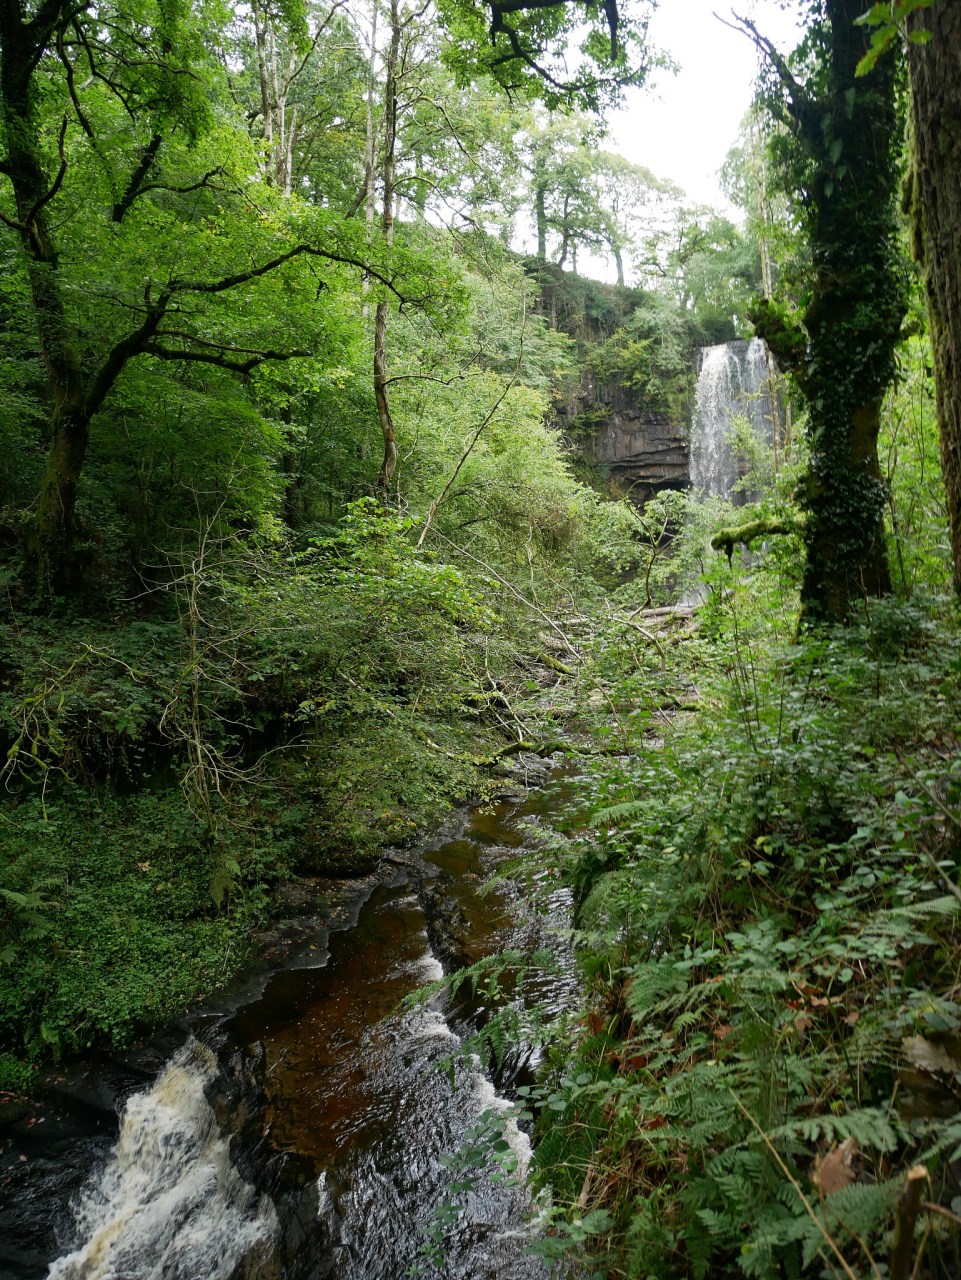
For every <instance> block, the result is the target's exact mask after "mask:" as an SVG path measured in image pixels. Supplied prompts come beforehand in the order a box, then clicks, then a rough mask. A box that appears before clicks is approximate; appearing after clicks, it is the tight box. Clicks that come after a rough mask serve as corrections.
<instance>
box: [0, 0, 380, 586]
mask: <svg viewBox="0 0 961 1280" xmlns="http://www.w3.org/2000/svg"><path fill="white" fill-rule="evenodd" d="M0 52H2V63H0V126H2V145H3V152H2V155H0V175H2V177H3V179H4V183H3V185H4V187H5V188H6V199H5V200H4V201H3V204H4V205H6V207H5V208H4V207H3V206H2V205H0V221H2V222H3V223H4V224H5V226H6V227H7V228H8V230H9V231H12V232H13V233H14V234H15V236H16V242H17V245H18V266H19V267H20V268H21V269H23V270H24V271H25V274H26V276H27V278H28V280H29V297H30V304H31V307H32V313H33V322H34V325H35V330H36V334H37V338H38V340H39V346H40V351H41V354H42V360H43V368H44V371H45V378H46V384H47V385H46V393H47V403H48V409H49V414H50V418H49V447H48V449H47V455H46V465H45V468H44V473H43V476H42V479H41V481H40V485H39V495H38V498H37V502H36V514H35V518H34V520H33V522H32V527H31V528H30V530H29V531H28V534H27V536H26V538H25V550H26V553H27V557H28V560H29V562H30V564H31V566H32V573H33V577H34V579H35V580H36V581H38V582H40V583H42V584H45V585H48V586H50V587H52V588H54V589H56V590H60V589H65V588H70V587H74V586H76V585H77V584H78V582H79V580H80V578H81V571H82V564H81V557H79V556H78V554H77V538H76V534H77V522H76V506H77V493H78V485H79V482H80V478H81V473H82V471H83V467H84V462H85V459H86V455H87V450H88V444H89V440H90V434H91V429H92V425H93V423H94V421H95V420H96V419H97V417H98V415H99V414H100V413H101V412H102V410H103V409H104V406H105V403H106V402H107V400H108V398H109V397H110V396H111V394H112V393H113V392H114V389H115V388H116V386H117V384H118V380H119V379H121V378H122V376H123V375H124V374H125V371H126V369H127V367H128V365H129V364H130V363H131V361H134V360H137V359H139V358H145V357H152V358H153V360H155V361H161V362H169V363H173V364H176V365H181V366H184V365H194V366H207V367H214V368H219V369H221V370H225V371H228V372H229V373H231V374H233V375H235V376H237V377H239V378H241V379H248V378H249V377H250V375H251V374H252V372H253V371H254V370H255V369H257V368H258V367H259V366H261V365H263V364H265V363H269V362H277V361H281V362H283V361H287V360H291V359H294V358H302V359H306V358H311V357H313V356H314V355H315V354H316V344H315V343H312V342H311V341H310V334H311V333H313V332H315V331H316V329H317V327H318V326H317V322H316V320H314V321H311V320H310V319H309V318H308V317H306V316H303V315H302V316H301V317H300V318H301V320H303V322H304V323H302V324H293V323H290V321H291V319H292V315H291V308H290V303H289V297H288V299H287V300H286V303H285V301H284V300H283V299H282V298H281V297H280V296H279V295H278V293H277V291H276V290H275V288H274V284H273V278H274V277H278V278H280V277H282V278H283V285H284V287H285V288H286V290H288V291H293V293H295V294H298V293H299V294H300V296H301V297H306V298H310V297H311V296H312V294H313V292H314V291H315V290H316V291H317V292H316V297H317V299H318V306H319V307H322V306H323V303H322V302H320V301H319V298H320V291H319V289H318V286H317V280H316V278H315V276H314V275H313V273H312V271H311V268H310V267H309V265H308V264H309V263H310V261H311V260H314V259H322V260H324V261H325V262H326V263H332V262H350V263H353V264H354V265H356V266H364V265H365V262H364V261H363V260H362V257H361V254H362V252H363V251H362V249H358V248H356V247H354V239H355V237H353V238H352V237H351V236H350V234H349V232H348V231H347V230H345V229H343V228H340V229H338V230H336V231H335V230H334V229H333V228H332V227H331V225H330V224H329V222H328V223H324V222H319V221H318V220H317V219H313V220H311V219H309V218H305V217H301V219H300V222H299V224H298V223H297V222H296V220H295V221H293V222H292V221H287V220H285V218H284V217H283V216H281V215H280V214H279V212H278V209H277V207H270V204H269V199H267V198H266V193H265V200H264V203H262V204H261V205H259V206H258V205H257V204H256V198H255V195H254V192H253V189H252V188H251V186H250V183H249V179H250V177H251V172H250V168H251V164H250V162H251V160H252V157H250V156H249V155H240V154H239V153H238V151H237V147H236V144H235V142H234V141H233V139H232V138H231V131H230V129H229V127H223V126H221V127H220V128H219V129H218V127H217V125H216V114H215V112H214V111H212V110H211V98H214V97H215V96H216V76H215V64H214V62H213V59H212V57H211V55H210V53H209V51H208V49H207V46H206V44H205V39H204V33H203V31H202V30H201V29H200V26H199V24H198V22H197V21H196V18H195V15H194V14H193V12H192V11H191V10H190V9H189V8H187V7H183V8H180V7H177V6H169V5H166V4H163V3H160V4H156V5H155V4H154V3H153V2H152V0H144V2H143V3H142V4H139V5H137V6H133V5H128V4H124V5H123V6H121V7H119V8H118V9H116V10H113V9H109V8H107V7H106V6H102V7H100V8H99V9H98V10H97V11H96V12H95V13H91V12H90V11H88V10H87V9H86V8H83V7H81V8H79V9H78V8H77V7H76V6H74V5H70V4H67V3H65V0H44V2H43V3H42V4H40V6H39V7H38V8H37V10H36V12H34V13H32V14H31V13H29V12H28V11H26V10H25V8H24V5H23V3H22V0H11V3H9V4H6V5H4V6H3V7H2V9H0ZM212 151H216V152H217V154H218V157H219V159H217V160H214V159H213V157H212V155H211V152H212ZM251 201H253V202H254V209H255V211H252V210H251ZM68 202H69V207H71V210H72V212H71V216H70V218H69V219H66V220H64V219H63V218H61V217H59V216H58V209H60V208H63V207H66V206H67V205H68ZM335 241H336V242H337V243H335ZM366 265H369V264H366ZM375 274H379V275H380V278H381V279H384V278H385V277H384V276H383V273H382V272H381V273H377V272H376V271H375ZM255 299H256V300H257V303H255V302H254V300H255ZM252 316H253V317H255V318H253V319H252ZM281 316H284V317H285V320H286V321H287V323H286V324H285V325H284V328H285V329H286V332H285V340H284V341H282V342H278V341H277V336H276V335H277V333H278V332H279V331H280V329H281V322H280V317H281ZM298 330H299V332H298ZM294 335H296V338H299V339H300V341H299V342H298V341H296V340H295V341H289V339H290V338H291V337H293V336H294Z"/></svg>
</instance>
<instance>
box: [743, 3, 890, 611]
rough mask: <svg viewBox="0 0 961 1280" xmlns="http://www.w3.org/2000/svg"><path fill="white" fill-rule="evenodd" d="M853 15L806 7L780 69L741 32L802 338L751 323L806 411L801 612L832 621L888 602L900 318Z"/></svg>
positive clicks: (776, 321) (884, 94)
mask: <svg viewBox="0 0 961 1280" xmlns="http://www.w3.org/2000/svg"><path fill="white" fill-rule="evenodd" d="M862 8H863V4H862V0H815V3H813V4H812V5H811V17H812V21H811V25H810V27H809V30H808V35H807V38H806V41H805V43H804V44H803V45H802V47H801V51H800V65H798V63H797V62H795V64H794V66H793V67H792V66H789V64H788V62H787V61H786V60H785V59H784V58H783V57H782V56H781V54H780V53H779V52H778V51H777V50H776V49H775V48H774V47H773V45H772V44H771V43H770V41H768V40H766V39H765V38H764V37H763V36H761V35H760V34H759V33H758V31H757V28H756V27H755V26H754V24H753V23H751V22H749V21H747V20H741V25H742V28H743V29H744V30H746V31H747V32H748V33H749V34H750V35H751V37H752V39H753V40H754V41H755V43H756V44H757V45H758V47H759V48H760V49H762V50H763V52H764V53H765V54H766V55H767V57H768V59H769V62H770V65H771V67H772V69H773V74H774V78H775V86H776V89H772V92H771V95H770V99H769V100H770V102H771V104H772V106H773V109H774V111H775V113H776V114H777V116H778V117H779V118H780V119H781V120H782V121H783V122H784V124H785V125H786V130H787V131H786V134H785V137H786V138H787V139H788V145H787V146H785V147H782V149H781V160H782V163H783V166H784V172H785V176H786V182H787V184H788V186H789V187H790V189H791V190H792V192H793V193H794V195H795V198H796V200H797V202H798V205H799V208H800V210H801V213H802V216H803V221H804V228H805V234H806V236H807V239H808V243H809V245H810V250H811V261H812V268H811V269H812V277H813V278H812V280H811V284H810V294H809V297H808V300H807V305H806V306H805V309H804V312H803V317H802V321H803V328H801V329H800V330H798V329H797V328H796V327H795V326H794V325H793V324H792V323H791V322H790V320H789V318H788V317H786V316H785V314H784V312H783V311H781V310H779V309H778V308H777V307H774V306H772V305H771V304H770V303H764V302H762V303H761V304H760V305H759V306H758V307H757V309H756V312H755V315H754V319H755V322H756V325H757V329H758V332H759V333H760V334H761V335H762V336H763V337H765V338H766V339H767V341H768V344H769V346H771V348H772V349H773V350H774V352H775V354H776V355H777V357H778V361H779V363H780V364H781V366H782V367H785V368H791V369H792V370H793V372H794V374H795V377H796V379H797V382H798V385H799V387H800V389H801V391H802V392H803V394H804V397H805V400H806V402H807V405H808V412H809V422H810V426H809V433H810V444H811V462H810V467H809V471H808V476H807V481H806V485H805V488H804V494H803V501H804V505H805V507H806V509H807V521H806V533H805V543H806V552H807V560H806V567H805V573H804V581H803V585H802V601H803V605H804V608H805V610H806V612H807V614H808V616H810V617H813V618H824V619H835V620H843V619H846V618H847V617H848V616H849V614H850V610H851V606H852V602H853V601H854V600H856V599H858V598H860V597H862V596H865V595H880V594H883V593H885V592H887V591H889V590H890V575H889V571H888V564H887V557H886V553H885V542H884V523H883V515H884V506H885V493H884V485H883V482H882V479H881V470H880V466H879V462H878V450H877V440H878V431H879V428H880V414H881V403H882V400H883V398H884V393H885V391H886V389H887V387H888V386H889V384H890V382H891V379H892V378H893V376H894V371H895V348H896V346H897V343H898V340H899V337H900V332H901V323H902V320H903V317H904V312H905V273H904V270H903V266H902V262H901V255H900V248H899V240H898V235H897V224H896V217H895V209H896V197H897V193H898V186H899V163H898V146H899V141H900V128H899V116H898V107H897V97H896V92H895V90H896V77H897V67H896V65H895V64H894V63H893V62H892V61H890V60H889V61H888V62H887V63H886V64H879V65H878V66H877V67H876V68H875V69H874V71H873V72H872V73H871V74H870V75H869V76H866V77H863V78H859V77H858V75H857V69H858V65H859V63H860V61H861V59H862V58H863V56H864V54H865V52H866V50H867V47H868V42H869V37H868V33H867V32H866V31H865V29H864V28H863V27H861V26H858V25H856V19H857V18H858V17H859V16H860V14H861V10H862Z"/></svg>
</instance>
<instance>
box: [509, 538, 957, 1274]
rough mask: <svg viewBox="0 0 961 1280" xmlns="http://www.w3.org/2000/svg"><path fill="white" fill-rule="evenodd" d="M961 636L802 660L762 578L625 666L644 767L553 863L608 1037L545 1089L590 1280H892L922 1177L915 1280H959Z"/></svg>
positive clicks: (630, 771) (863, 632) (938, 635)
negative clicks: (902, 1203) (715, 1279)
mask: <svg viewBox="0 0 961 1280" xmlns="http://www.w3.org/2000/svg"><path fill="white" fill-rule="evenodd" d="M957 624H958V620H957V618H956V616H955V614H954V612H953V611H952V610H951V609H950V608H949V607H948V606H946V605H945V604H943V603H938V602H928V603H924V602H922V601H920V600H919V599H917V598H915V600H914V601H912V602H909V603H905V602H897V601H884V602H876V603H872V604H870V605H869V606H865V608H864V610H863V612H862V615H861V618H860V620H859V621H858V622H857V623H856V625H853V626H851V627H849V628H847V629H844V630H833V631H832V630H818V631H802V632H801V634H800V637H799V638H796V637H795V636H794V635H792V634H791V633H790V632H789V631H787V627H789V626H790V627H793V626H794V625H795V624H794V622H793V620H792V618H791V616H790V610H789V609H788V610H787V611H785V608H784V605H783V603H780V602H779V601H778V600H776V599H775V598H774V597H773V596H772V595H771V588H770V584H768V585H767V586H765V584H764V582H763V574H757V573H754V572H753V571H752V570H750V569H744V568H743V567H739V566H738V565H737V564H736V563H735V565H734V567H733V568H731V569H727V568H726V567H723V566H722V567H721V568H719V569H717V570H716V571H715V577H714V580H713V582H712V583H711V584H710V588H709V598H708V601H707V603H706V605H705V606H703V607H702V609H701V613H700V623H699V624H698V622H697V621H695V623H694V625H693V628H688V630H687V631H686V632H679V631H677V630H674V631H672V632H669V633H663V634H662V638H661V642H660V643H659V645H658V647H657V649H656V650H655V649H654V648H653V647H652V646H651V645H648V646H647V649H646V650H644V649H638V648H630V649H628V648H626V647H625V646H624V645H623V643H622V642H621V639H620V637H619V636H618V635H617V634H616V633H615V632H611V633H610V634H608V635H607V636H606V637H604V636H601V637H600V638H599V640H598V650H597V653H596V655H595V662H594V664H593V667H592V679H593V682H594V685H593V690H594V693H593V697H589V698H588V699H587V707H588V711H587V712H586V714H593V716H594V718H595V720H599V719H600V720H602V722H603V726H604V728H605V730H606V732H607V733H608V735H610V736H611V737H612V738H613V740H614V742H615V743H616V744H617V745H618V746H619V747H620V748H622V750H623V754H621V755H619V756H616V757H614V758H610V757H605V758H603V760H602V761H598V762H597V763H596V764H595V765H593V766H591V767H588V768H587V769H586V770H585V771H584V772H583V774H582V777H581V779H580V782H579V784H578V792H579V794H578V799H577V803H576V811H574V812H572V814H571V815H570V819H569V836H568V839H567V842H566V850H562V851H560V852H559V851H558V850H557V849H554V850H552V852H551V855H550V856H551V858H552V859H553V860H555V861H556V860H557V859H558V858H563V860H564V863H563V865H564V868H565V875H566V877H567V879H568V881H569V883H570V884H571V885H572V886H573V888H574V890H575V896H576V900H577V903H578V907H577V917H576V926H577V934H576V937H577V942H578V945H579V951H580V955H581V959H582V966H583V968H584V970H585V973H586V975H587V980H588V983H589V991H590V996H589V1001H588V1010H587V1012H586V1013H585V1015H584V1018H583V1021H582V1024H581V1026H580V1028H579V1030H578V1031H577V1032H576V1033H575V1034H573V1035H569V1036H567V1037H566V1038H564V1039H560V1040H558V1039H556V1038H555V1040H554V1043H553V1044H552V1046H551V1048H550V1050H549V1056H550V1062H551V1066H550V1068H549V1070H548V1073H547V1075H546V1076H545V1078H543V1079H542V1080H541V1082H540V1083H539V1084H538V1085H537V1086H536V1087H535V1088H534V1089H533V1090H531V1091H529V1092H530V1102H531V1103H533V1111H534V1114H535V1115H536V1116H537V1134H538V1137H539V1141H538V1143H537V1147H536V1168H537V1170H538V1174H537V1176H538V1178H539V1179H540V1180H541V1181H542V1182H543V1183H545V1184H547V1185H549V1186H550V1187H551V1189H552V1194H553V1196H554V1202H555V1216H556V1218H557V1229H556V1232H555V1238H554V1239H553V1240H550V1239H549V1240H548V1241H546V1242H545V1243H544V1246H543V1247H544V1249H545V1250H546V1251H547V1252H550V1251H551V1249H553V1248H554V1246H555V1245H557V1248H556V1249H555V1250H554V1251H555V1253H557V1254H559V1255H560V1256H562V1257H563V1258H564V1259H565V1260H566V1264H570V1265H573V1264H572V1262H571V1260H572V1259H573V1260H574V1263H576V1266H577V1268H579V1270H578V1274H580V1273H581V1272H583V1274H586V1275H597V1276H602V1277H615V1276H617V1277H621V1276H624V1277H637V1278H642V1277H665V1276H672V1277H674V1276H691V1277H704V1276H709V1275H710V1276H719V1275H722V1274H727V1273H728V1272H732V1273H738V1272H740V1273H743V1274H746V1275H748V1276H752V1277H763V1278H765V1280H766V1278H768V1277H772V1278H773V1277H776V1276H777V1277H780V1276H785V1277H791V1276H801V1275H821V1274H824V1275H842V1274H843V1275H845V1276H848V1277H851V1276H857V1277H861V1276H865V1277H866V1276H874V1277H882V1276H887V1275H888V1274H890V1275H891V1276H895V1275H897V1274H898V1267H899V1266H900V1265H901V1264H900V1263H899V1262H898V1263H897V1264H896V1263H895V1261H894V1260H893V1255H892V1263H891V1271H890V1273H889V1272H888V1264H887V1259H888V1256H889V1251H890V1250H891V1244H892V1238H891V1233H892V1229H893V1227H894V1225H895V1221H896V1214H895V1205H896V1201H897V1198H898V1196H899V1193H900V1191H901V1188H902V1184H903V1182H904V1177H905V1171H906V1170H907V1168H908V1167H909V1166H911V1165H912V1164H914V1163H921V1164H923V1165H924V1167H925V1169H926V1171H927V1172H926V1179H927V1181H926V1183H925V1190H924V1200H925V1203H926V1204H930V1205H933V1206H935V1207H934V1208H929V1209H924V1210H922V1212H921V1214H920V1217H919V1218H918V1222H917V1240H916V1242H914V1243H912V1244H911V1248H910V1266H911V1267H913V1271H912V1270H910V1268H909V1269H908V1270H907V1271H905V1272H904V1274H903V1276H902V1277H901V1280H907V1277H908V1275H913V1276H916V1277H919V1276H947V1275H956V1274H958V1268H959V1263H961V1248H959V1234H958V1226H959V1225H961V1217H959V1216H958V1215H959V1211H961V1199H959V1194H961V1182H959V1177H958V1170H959V1168H961V981H959V979H961V947H959V943H958V936H959V935H958V927H957V926H958V913H959V910H961V892H959V890H958V887H957V882H958V867H959V859H961V759H959V756H958V735H959V733H961V636H959V631H958V625H957ZM672 680H673V681H674V686H675V689H677V690H679V691H680V692H679V696H678V697H675V698H674V699H673V706H674V709H673V710H671V709H668V710H667V711H665V710H664V708H665V707H667V708H670V705H671V699H669V698H667V697H666V692H667V690H668V688H669V686H670V684H671V682H672ZM598 687H600V688H601V689H602V691H603V697H602V698H599V697H598V696H597V688H598ZM678 705H683V706H684V707H687V708H696V710H690V709H689V710H685V711H680V712H679V711H677V709H676V708H677V706H678ZM585 1222H587V1223H588V1224H589V1229H588V1230H585V1228H584V1223H585Z"/></svg>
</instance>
